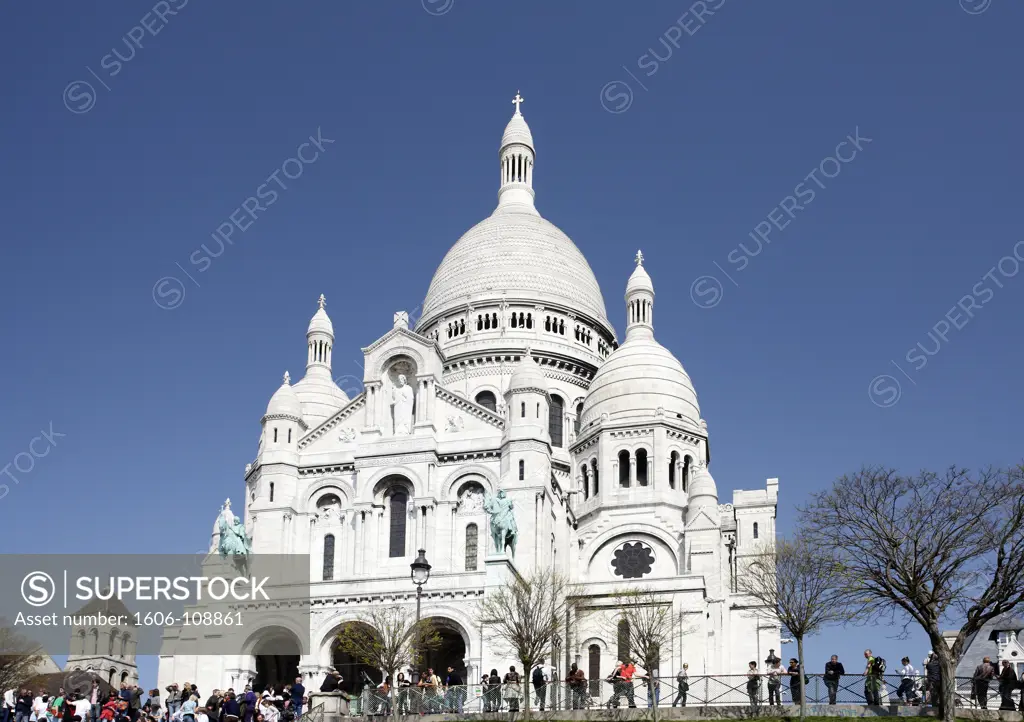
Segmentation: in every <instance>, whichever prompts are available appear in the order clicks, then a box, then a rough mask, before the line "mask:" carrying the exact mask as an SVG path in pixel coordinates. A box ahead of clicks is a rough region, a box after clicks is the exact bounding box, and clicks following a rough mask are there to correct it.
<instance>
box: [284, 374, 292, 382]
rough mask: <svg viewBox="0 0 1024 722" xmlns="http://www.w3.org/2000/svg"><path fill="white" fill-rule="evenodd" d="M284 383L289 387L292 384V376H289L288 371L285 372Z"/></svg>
mask: <svg viewBox="0 0 1024 722" xmlns="http://www.w3.org/2000/svg"><path fill="white" fill-rule="evenodd" d="M284 382H285V383H286V384H288V385H291V383H292V377H291V374H289V373H288V372H287V371H285V372H284Z"/></svg>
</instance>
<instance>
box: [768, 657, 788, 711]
mask: <svg viewBox="0 0 1024 722" xmlns="http://www.w3.org/2000/svg"><path fill="white" fill-rule="evenodd" d="M785 674H786V670H785V669H783V667H782V660H781V659H778V658H776V659H775V662H774V663H773V664H772V666H770V667H769V668H768V705H769V706H772V705H781V704H782V677H783V675H785Z"/></svg>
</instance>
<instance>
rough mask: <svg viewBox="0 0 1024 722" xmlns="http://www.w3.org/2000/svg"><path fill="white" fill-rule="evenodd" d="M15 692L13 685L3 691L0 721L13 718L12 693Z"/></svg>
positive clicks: (9, 720)
mask: <svg viewBox="0 0 1024 722" xmlns="http://www.w3.org/2000/svg"><path fill="white" fill-rule="evenodd" d="M15 692H17V690H16V689H14V688H13V687H12V688H11V689H9V690H7V691H6V692H4V702H3V706H2V707H0V722H11V720H12V719H14V694H15Z"/></svg>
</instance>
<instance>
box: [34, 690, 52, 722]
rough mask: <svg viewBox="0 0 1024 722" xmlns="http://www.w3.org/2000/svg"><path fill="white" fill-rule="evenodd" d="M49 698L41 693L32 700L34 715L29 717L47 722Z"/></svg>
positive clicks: (37, 721)
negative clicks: (47, 702)
mask: <svg viewBox="0 0 1024 722" xmlns="http://www.w3.org/2000/svg"><path fill="white" fill-rule="evenodd" d="M48 699H49V697H47V696H46V695H45V694H43V695H39V696H38V697H36V698H35V699H33V700H32V716H31V717H30V718H29V719H31V720H33V721H34V722H45V720H46V708H47V706H48V705H47V704H46V701H47V700H48Z"/></svg>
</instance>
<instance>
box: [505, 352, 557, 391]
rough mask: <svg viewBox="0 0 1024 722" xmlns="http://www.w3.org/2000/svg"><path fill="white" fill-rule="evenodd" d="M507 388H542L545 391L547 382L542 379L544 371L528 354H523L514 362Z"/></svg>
mask: <svg viewBox="0 0 1024 722" xmlns="http://www.w3.org/2000/svg"><path fill="white" fill-rule="evenodd" d="M508 389H509V391H515V390H517V389H542V390H544V391H547V389H548V382H547V381H546V380H545V379H544V373H543V372H542V371H541V370H540V366H538V365H537V362H536V361H534V360H533V359H532V358H531V357H530V355H529V354H524V355H523V358H522V359H521V360H520V361H519V363H518V364H516V367H515V369H514V370H513V371H512V377H511V378H510V379H509V382H508Z"/></svg>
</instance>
